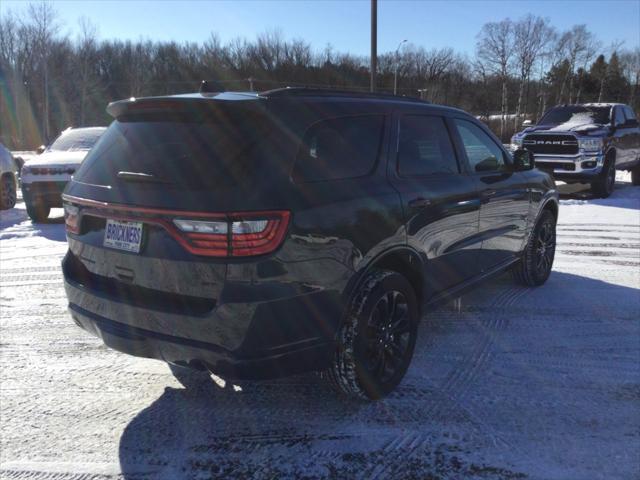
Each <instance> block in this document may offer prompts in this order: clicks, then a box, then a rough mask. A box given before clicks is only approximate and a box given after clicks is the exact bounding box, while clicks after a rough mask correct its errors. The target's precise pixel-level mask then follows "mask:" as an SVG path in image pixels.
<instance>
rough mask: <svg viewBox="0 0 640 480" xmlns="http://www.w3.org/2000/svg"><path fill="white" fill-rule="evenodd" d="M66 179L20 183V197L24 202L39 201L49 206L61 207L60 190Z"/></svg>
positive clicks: (62, 189) (65, 183)
mask: <svg viewBox="0 0 640 480" xmlns="http://www.w3.org/2000/svg"><path fill="white" fill-rule="evenodd" d="M67 183H68V182H67V181H51V182H31V183H25V182H24V180H23V181H22V183H21V188H22V198H24V201H25V202H26V203H40V204H44V205H47V206H50V207H62V192H63V191H64V189H65V187H66V186H67Z"/></svg>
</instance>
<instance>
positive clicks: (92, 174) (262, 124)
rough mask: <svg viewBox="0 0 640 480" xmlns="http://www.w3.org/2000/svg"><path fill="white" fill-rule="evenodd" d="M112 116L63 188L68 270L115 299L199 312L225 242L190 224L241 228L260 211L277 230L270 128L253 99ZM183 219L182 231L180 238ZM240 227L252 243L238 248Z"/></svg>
mask: <svg viewBox="0 0 640 480" xmlns="http://www.w3.org/2000/svg"><path fill="white" fill-rule="evenodd" d="M134 107H135V108H134ZM110 110H111V111H115V113H116V115H117V118H116V120H115V121H114V122H113V123H112V124H111V126H110V127H109V129H108V130H107V131H106V132H105V134H104V135H103V136H102V138H101V139H100V141H99V142H98V143H97V144H96V146H95V147H94V149H93V150H92V151H91V152H90V153H89V155H88V156H87V157H86V159H85V161H84V162H83V164H82V166H81V167H80V169H79V170H78V171H77V173H76V175H75V176H74V178H73V181H72V182H70V184H69V186H68V187H67V189H66V191H65V195H64V200H65V217H66V221H67V230H68V239H69V245H70V252H71V255H72V256H73V258H72V259H71V260H70V261H68V262H67V264H68V266H69V267H68V270H69V272H66V273H67V275H68V277H69V278H70V279H71V280H72V281H73V279H74V278H75V279H76V280H77V281H78V283H83V284H84V285H86V286H88V285H92V286H93V288H94V289H95V290H96V291H100V292H101V293H102V294H107V295H113V296H114V297H115V298H117V299H118V300H125V301H128V302H130V303H135V304H137V305H140V306H143V307H145V308H152V309H157V310H163V311H164V310H166V309H167V308H172V307H171V305H178V306H180V305H185V306H195V307H196V310H198V311H197V312H193V313H202V314H204V313H206V311H208V310H210V309H211V308H213V306H215V304H216V302H217V301H218V300H219V297H220V294H221V291H222V288H223V285H224V279H225V275H226V264H227V259H226V258H224V257H225V255H224V253H225V252H224V251H223V254H222V255H219V254H216V248H217V247H220V246H221V245H222V246H221V247H220V248H223V249H224V248H227V246H226V243H225V242H227V239H226V238H225V236H226V233H220V234H216V233H215V232H213V233H211V232H209V233H208V234H203V233H201V231H200V230H199V228H201V226H203V225H204V227H206V228H210V227H211V225H213V226H214V228H215V226H216V224H221V225H225V224H226V222H233V221H237V222H236V223H242V222H244V223H242V226H244V225H245V224H247V222H249V223H250V220H251V218H244V217H243V216H242V215H243V214H244V212H248V211H249V212H255V211H265V210H268V211H269V212H270V213H268V214H267V215H266V217H265V219H266V220H267V222H266V223H265V225H266V226H267V227H268V228H267V230H266V232H267V233H269V234H270V235H271V236H272V237H273V236H274V234H275V233H279V234H283V232H282V228H280V230H278V228H279V225H281V224H277V223H274V222H276V220H277V219H278V218H280V217H278V215H279V213H278V212H279V208H281V206H282V204H283V202H282V200H281V196H280V193H279V192H281V191H282V189H283V188H284V187H283V182H284V180H283V178H286V176H285V175H282V172H283V171H285V170H286V168H283V167H282V165H281V162H282V158H284V155H283V153H282V152H281V151H280V150H279V147H278V145H279V143H280V142H277V141H274V138H275V137H277V134H276V132H275V129H274V128H273V126H272V122H270V120H269V118H268V115H267V114H266V112H265V110H264V108H263V106H262V105H260V104H259V103H258V101H253V102H215V101H212V100H210V99H200V100H199V101H195V100H193V99H183V98H179V97H178V98H175V99H172V98H170V99H164V100H154V99H152V100H150V101H148V102H147V103H146V104H145V102H142V103H140V104H139V105H138V106H135V105H129V106H126V105H125V106H122V105H120V106H119V107H118V108H117V109H114V108H110ZM278 162H280V163H278ZM276 164H277V165H278V166H275V167H274V165H276ZM274 211H275V212H276V213H274ZM238 212H240V213H238ZM181 219H182V220H185V221H189V222H191V224H189V225H187V226H186V227H184V228H191V230H187V231H186V232H185V231H180V228H182V227H180V228H178V225H181V224H180V223H176V221H178V222H179V221H180V220H181ZM245 220H246V221H245ZM269 222H271V223H269ZM183 223H184V222H183ZM236 223H233V225H234V228H235V225H236ZM193 225H195V227H193ZM229 225H232V223H229ZM260 225H262V223H261V224H260ZM282 225H284V224H282ZM284 226H285V227H286V225H284ZM107 227H109V228H107ZM194 228H195V230H194ZM207 232H208V231H207ZM247 232H248V233H247V237H246V238H249V239H250V240H251V242H253V243H251V242H249V243H247V241H246V240H245V241H244V243H242V244H238V248H240V246H243V247H244V248H247V245H249V246H250V247H252V246H254V244H255V241H257V240H259V238H258V237H259V235H256V234H254V233H253V232H252V231H251V230H248V231H247ZM227 243H228V242H227ZM263 243H264V241H263ZM238 251H240V250H238ZM246 251H252V250H246ZM212 252H213V253H212ZM218 253H219V252H218ZM185 308H186V307H185ZM190 308H192V307H190Z"/></svg>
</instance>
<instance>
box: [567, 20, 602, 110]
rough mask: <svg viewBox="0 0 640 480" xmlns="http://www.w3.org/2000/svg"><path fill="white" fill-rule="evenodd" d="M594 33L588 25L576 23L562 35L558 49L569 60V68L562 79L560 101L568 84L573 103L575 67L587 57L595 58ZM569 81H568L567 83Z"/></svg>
mask: <svg viewBox="0 0 640 480" xmlns="http://www.w3.org/2000/svg"><path fill="white" fill-rule="evenodd" d="M595 41H596V40H595V38H594V36H593V33H591V32H590V31H589V30H587V27H586V25H575V26H574V27H573V28H572V29H571V30H568V31H566V32H564V33H563V34H562V36H561V37H560V42H559V44H558V49H559V50H561V51H563V53H564V57H565V58H566V59H567V61H568V62H569V68H568V70H567V72H566V74H565V76H564V79H563V80H562V85H561V87H560V93H559V95H558V100H559V102H562V101H563V99H564V98H565V90H567V86H568V103H572V101H573V99H574V97H573V87H574V82H575V69H576V65H577V64H578V63H581V62H582V60H583V59H584V58H586V57H590V58H593V55H594V54H595V48H594V42H595ZM567 82H568V83H567Z"/></svg>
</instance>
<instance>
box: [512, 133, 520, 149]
mask: <svg viewBox="0 0 640 480" xmlns="http://www.w3.org/2000/svg"><path fill="white" fill-rule="evenodd" d="M511 145H515V146H516V147H518V148H522V137H519V136H518V135H514V136H513V137H511Z"/></svg>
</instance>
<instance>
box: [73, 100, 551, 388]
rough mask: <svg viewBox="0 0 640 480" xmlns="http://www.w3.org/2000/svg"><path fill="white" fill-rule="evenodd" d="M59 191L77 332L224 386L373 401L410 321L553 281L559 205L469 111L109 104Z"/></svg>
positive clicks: (384, 103) (399, 356) (404, 360)
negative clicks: (493, 281) (289, 383)
mask: <svg viewBox="0 0 640 480" xmlns="http://www.w3.org/2000/svg"><path fill="white" fill-rule="evenodd" d="M107 110H108V112H109V113H110V114H111V115H112V116H113V117H114V118H115V120H114V121H113V123H112V124H111V126H110V127H109V128H108V130H107V131H106V132H105V133H104V135H103V136H102V137H101V138H100V140H99V141H98V143H97V144H96V146H95V147H94V148H93V149H92V150H91V152H90V153H89V155H88V156H87V158H86V159H85V161H84V162H83V164H82V166H81V167H80V169H79V170H78V171H77V173H76V175H75V176H74V177H73V180H72V181H71V182H70V184H69V185H68V186H67V188H66V190H65V194H64V208H65V221H66V229H67V238H68V242H69V251H68V253H67V255H66V256H65V258H64V261H63V271H64V277H65V287H66V292H67V296H68V299H69V309H70V312H71V316H72V317H73V319H74V320H75V322H76V323H77V324H78V325H79V326H81V327H82V328H84V329H85V330H87V331H89V332H91V333H92V334H94V335H97V336H98V337H100V338H101V339H102V340H103V341H104V343H105V344H106V345H107V346H109V347H112V348H114V349H116V350H120V351H123V352H126V353H129V354H133V355H138V356H142V357H150V358H157V359H161V360H164V361H166V362H169V363H171V364H173V365H178V366H183V367H192V368H196V369H203V370H209V371H212V372H215V373H218V374H220V375H223V376H229V377H234V378H249V379H250V378H266V377H275V376H282V375H288V374H293V373H298V372H304V371H312V370H315V371H321V372H323V375H324V376H325V377H326V378H327V379H328V380H329V381H330V383H331V384H333V386H334V387H336V388H337V389H338V390H339V391H341V392H343V393H345V394H347V395H349V396H353V397H360V398H373V399H375V398H380V397H382V396H384V395H386V394H387V393H389V392H390V391H391V390H392V389H393V388H394V387H395V386H396V385H397V384H398V383H399V382H400V380H401V379H402V377H403V376H404V374H405V372H406V370H407V367H408V366H409V363H410V361H411V357H412V355H413V349H414V346H415V342H416V336H417V324H418V321H419V319H420V317H421V315H422V312H423V311H424V309H425V308H426V307H428V306H430V305H434V304H436V303H439V302H441V301H443V300H447V299H452V298H456V297H457V296H459V295H460V294H461V293H462V292H463V291H464V290H466V289H467V288H469V287H470V286H472V285H473V284H476V283H477V282H478V281H480V280H482V279H485V278H487V277H489V276H491V275H494V274H496V273H499V272H501V271H504V270H506V269H511V270H512V271H513V272H514V276H515V277H516V279H517V280H519V281H520V282H522V283H524V284H526V285H531V286H534V285H540V284H542V283H544V282H545V280H546V279H547V277H548V276H549V274H550V271H551V267H552V263H553V258H554V251H555V225H556V219H557V216H558V195H557V192H556V189H555V185H554V182H553V180H552V178H551V177H550V176H549V175H548V174H546V173H543V172H541V171H538V170H536V169H535V168H534V165H533V158H532V154H531V153H530V152H528V151H525V150H518V151H516V152H515V153H514V154H513V155H511V154H509V153H508V152H507V151H506V150H505V149H504V148H503V146H502V145H501V144H500V142H499V141H498V140H497V139H496V138H495V136H494V135H493V134H491V133H490V132H489V130H488V129H487V128H486V127H485V126H483V125H482V124H481V123H479V122H478V121H477V120H475V119H474V118H473V117H471V116H470V115H468V114H466V113H464V112H462V111H460V110H456V109H453V108H446V107H441V106H435V105H431V104H428V103H426V102H421V101H418V100H411V99H408V98H401V97H391V96H384V95H375V94H354V93H346V92H336V91H323V90H311V89H295V88H292V89H279V90H273V91H268V92H263V93H231V92H225V93H197V94H190V95H180V96H169V97H155V98H141V99H130V100H124V101H118V102H114V103H112V104H110V105H109V107H108V109H107Z"/></svg>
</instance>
